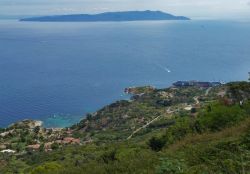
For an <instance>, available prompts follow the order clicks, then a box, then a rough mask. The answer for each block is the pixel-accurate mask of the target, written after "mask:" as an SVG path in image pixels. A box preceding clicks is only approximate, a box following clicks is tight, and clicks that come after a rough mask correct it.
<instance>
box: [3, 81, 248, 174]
mask: <svg viewBox="0 0 250 174" xmlns="http://www.w3.org/2000/svg"><path fill="white" fill-rule="evenodd" d="M145 89H146V90H147V91H146V92H144V91H143V88H140V89H139V90H137V91H140V92H139V93H136V94H135V95H133V96H132V98H131V100H130V101H118V102H115V103H113V104H111V105H108V106H106V107H104V108H102V109H100V110H99V111H97V112H96V113H91V114H87V116H86V119H84V120H82V121H81V122H80V123H78V124H76V125H73V126H72V127H71V128H69V129H63V130H60V131H59V132H57V134H56V133H55V132H54V130H52V132H49V131H48V130H46V129H44V128H40V129H39V128H36V127H35V128H33V129H32V131H28V130H30V129H31V128H30V127H28V128H27V127H26V128H25V127H22V129H19V128H18V127H15V128H14V127H13V126H12V127H9V128H8V129H7V130H8V131H12V133H11V135H8V136H6V137H2V138H1V139H0V140H1V141H0V142H1V143H2V144H3V142H9V146H10V147H9V148H11V149H14V150H16V151H17V153H14V154H10V153H0V171H1V172H2V173H25V174H26V173H31V174H44V173H48V174H63V173H66V174H71V173H72V174H78V173H79V174H82V173H87V174H89V173H91V174H92V173H93V174H102V173H103V174H110V173H114V174H115V173H117V174H118V173H127V174H131V173H138V174H143V173H145V174H146V173H147V174H150V173H152V174H154V173H156V174H186V173H187V174H192V173H193V174H203V173H204V174H217V173H218V174H222V173H225V174H248V173H250V83H248V82H234V83H229V84H226V85H223V86H219V87H213V88H211V89H209V92H208V89H203V88H196V87H183V88H166V89H153V90H148V88H145ZM189 107H190V108H189ZM38 129H39V130H38ZM7 130H6V129H1V130H0V132H1V133H3V132H6V131H7ZM69 130H70V131H71V134H72V136H73V137H74V138H79V139H80V140H81V144H67V145H61V144H56V143H55V144H54V145H53V150H51V151H47V152H46V151H44V149H43V146H41V147H40V149H39V150H36V151H28V150H25V149H26V146H27V145H29V144H32V143H31V142H29V141H32V140H33V141H34V139H39V140H40V142H42V143H41V144H45V143H46V142H48V141H54V140H55V138H58V136H59V137H60V138H62V139H63V138H64V137H65V136H68V133H67V131H69ZM20 131H21V133H20ZM25 131H26V134H24V133H23V132H25ZM20 134H24V135H23V136H22V137H23V138H19V136H17V135H20ZM49 135H50V136H49ZM56 135H57V136H56ZM34 136H37V137H34ZM28 137H31V138H28ZM18 148H19V149H18ZM1 172H0V173H1Z"/></svg>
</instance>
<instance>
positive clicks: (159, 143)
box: [148, 137, 166, 151]
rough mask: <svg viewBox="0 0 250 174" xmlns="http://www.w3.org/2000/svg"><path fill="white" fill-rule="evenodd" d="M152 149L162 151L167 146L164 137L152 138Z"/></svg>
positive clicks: (150, 144) (150, 142) (150, 143)
mask: <svg viewBox="0 0 250 174" xmlns="http://www.w3.org/2000/svg"><path fill="white" fill-rule="evenodd" d="M148 144H149V146H150V148H151V149H152V150H154V151H160V150H161V149H162V148H163V147H164V146H165V144H166V140H165V139H164V138H163V137H152V138H151V139H150V140H149V142H148Z"/></svg>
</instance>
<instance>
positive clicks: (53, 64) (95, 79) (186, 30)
mask: <svg viewBox="0 0 250 174" xmlns="http://www.w3.org/2000/svg"><path fill="white" fill-rule="evenodd" d="M249 31H250V22H249V21H212V20H206V21H205V20H191V21H142V22H89V23H88V22H87V23H86V22H62V23H60V22H54V23H53V22H51V23H50V22H19V21H17V20H0V127H6V126H8V125H9V124H11V123H13V122H17V121H20V120H23V119H35V120H42V121H43V122H44V126H45V127H67V126H70V125H72V124H74V123H77V122H78V121H79V120H81V119H82V118H84V116H85V114H86V113H92V112H95V111H96V110H98V109H101V108H102V107H104V106H105V105H108V104H110V103H112V102H115V101H117V100H121V99H128V98H129V96H127V95H126V94H124V88H126V87H131V86H144V85H152V86H155V87H158V88H166V87H169V86H170V85H171V84H172V83H173V82H175V81H178V80H201V81H221V82H229V81H241V80H247V79H248V72H249V71H250V32H249Z"/></svg>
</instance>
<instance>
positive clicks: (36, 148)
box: [27, 144, 41, 151]
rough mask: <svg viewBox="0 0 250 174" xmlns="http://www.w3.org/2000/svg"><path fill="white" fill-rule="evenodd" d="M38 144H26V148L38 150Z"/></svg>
mask: <svg viewBox="0 0 250 174" xmlns="http://www.w3.org/2000/svg"><path fill="white" fill-rule="evenodd" d="M40 146H41V145H40V144H33V145H28V146H27V149H28V150H31V151H38V150H39V148H40Z"/></svg>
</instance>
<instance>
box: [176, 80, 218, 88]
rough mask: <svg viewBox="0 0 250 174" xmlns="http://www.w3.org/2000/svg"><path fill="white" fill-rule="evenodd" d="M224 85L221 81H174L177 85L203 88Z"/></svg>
mask: <svg viewBox="0 0 250 174" xmlns="http://www.w3.org/2000/svg"><path fill="white" fill-rule="evenodd" d="M220 85H222V83H221V82H201V81H177V82H175V83H173V86H175V87H190V86H195V87H201V88H209V87H215V86H220Z"/></svg>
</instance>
